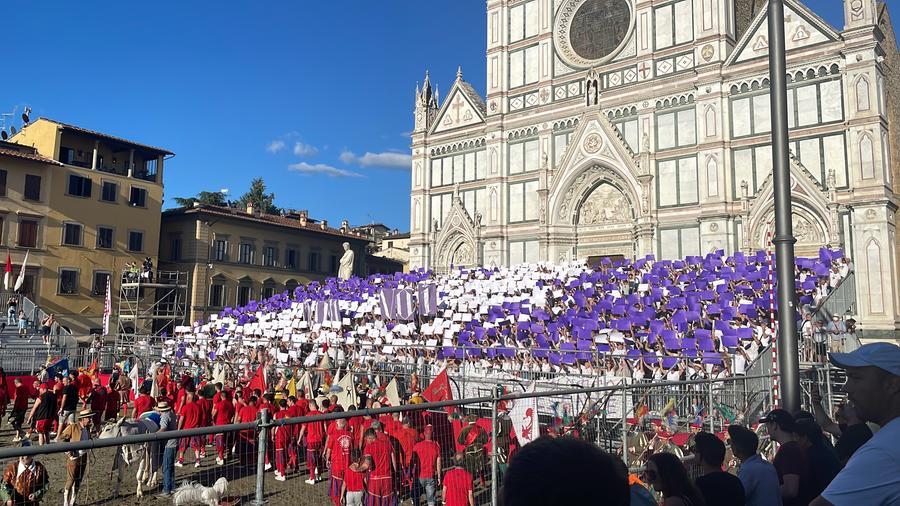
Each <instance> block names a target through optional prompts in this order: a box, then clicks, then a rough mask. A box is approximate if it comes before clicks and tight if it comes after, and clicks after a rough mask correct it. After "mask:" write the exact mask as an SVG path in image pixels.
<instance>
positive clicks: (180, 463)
mask: <svg viewBox="0 0 900 506" xmlns="http://www.w3.org/2000/svg"><path fill="white" fill-rule="evenodd" d="M175 467H184V462H175Z"/></svg>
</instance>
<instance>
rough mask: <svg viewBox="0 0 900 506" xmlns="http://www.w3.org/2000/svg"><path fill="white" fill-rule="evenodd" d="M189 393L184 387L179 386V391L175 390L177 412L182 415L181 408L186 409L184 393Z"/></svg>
mask: <svg viewBox="0 0 900 506" xmlns="http://www.w3.org/2000/svg"><path fill="white" fill-rule="evenodd" d="M186 393H187V390H185V389H183V388H179V389H178V391H177V392H175V413H176V414H178V415H180V414H181V410H182V409H184V404H182V403H183V402H184V395H185V394H186Z"/></svg>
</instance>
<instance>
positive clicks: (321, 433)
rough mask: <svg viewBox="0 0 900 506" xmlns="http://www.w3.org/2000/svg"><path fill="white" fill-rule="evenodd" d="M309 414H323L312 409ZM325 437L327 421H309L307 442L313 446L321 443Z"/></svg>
mask: <svg viewBox="0 0 900 506" xmlns="http://www.w3.org/2000/svg"><path fill="white" fill-rule="evenodd" d="M307 414H308V415H309V416H313V415H321V414H322V413H320V412H318V411H310V412H309V413H307ZM324 439H325V423H324V422H308V423H307V424H306V444H307V445H310V446H313V445H317V444H319V443H321V442H322V441H323V440H324Z"/></svg>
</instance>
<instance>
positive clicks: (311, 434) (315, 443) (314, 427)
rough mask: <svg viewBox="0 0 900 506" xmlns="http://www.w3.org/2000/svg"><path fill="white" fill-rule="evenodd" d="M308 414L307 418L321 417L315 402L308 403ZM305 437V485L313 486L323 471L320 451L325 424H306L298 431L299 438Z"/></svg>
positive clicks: (323, 438)
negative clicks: (307, 471)
mask: <svg viewBox="0 0 900 506" xmlns="http://www.w3.org/2000/svg"><path fill="white" fill-rule="evenodd" d="M309 407H310V412H309V413H307V416H315V415H321V414H322V413H321V412H320V411H319V406H318V405H317V404H316V401H309ZM304 436H306V468H307V469H308V470H309V479H307V480H306V483H308V484H310V485H314V484H315V483H316V482H317V481H319V480H320V479H321V477H320V475H321V473H322V471H323V466H322V462H321V455H322V449H323V447H324V446H325V423H324V422H308V423H305V424H303V428H302V429H300V437H299V439H302V438H303V437H304Z"/></svg>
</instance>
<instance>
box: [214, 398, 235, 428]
mask: <svg viewBox="0 0 900 506" xmlns="http://www.w3.org/2000/svg"><path fill="white" fill-rule="evenodd" d="M232 420H234V404H232V402H231V401H226V400H220V401H219V403H218V404H216V420H215V423H216V425H228V424H229V423H231V421H232Z"/></svg>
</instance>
